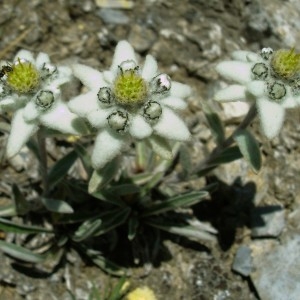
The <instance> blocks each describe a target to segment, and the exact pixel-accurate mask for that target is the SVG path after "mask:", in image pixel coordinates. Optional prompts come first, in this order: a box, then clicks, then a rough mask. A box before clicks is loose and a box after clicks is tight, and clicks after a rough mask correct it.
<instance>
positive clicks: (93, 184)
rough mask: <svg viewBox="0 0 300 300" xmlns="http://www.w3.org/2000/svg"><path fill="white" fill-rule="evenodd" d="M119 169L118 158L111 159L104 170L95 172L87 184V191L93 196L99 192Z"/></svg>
mask: <svg viewBox="0 0 300 300" xmlns="http://www.w3.org/2000/svg"><path fill="white" fill-rule="evenodd" d="M119 169H120V160H119V158H115V159H113V160H112V161H111V162H109V163H108V164H107V165H106V166H105V167H104V168H102V169H100V170H95V171H94V172H93V174H92V177H91V179H90V182H89V188H88V191H89V193H90V194H93V193H95V192H97V191H99V190H100V189H101V188H102V187H103V186H105V185H106V184H108V183H109V182H110V181H111V180H113V178H114V177H115V176H116V174H117V172H118V171H119Z"/></svg>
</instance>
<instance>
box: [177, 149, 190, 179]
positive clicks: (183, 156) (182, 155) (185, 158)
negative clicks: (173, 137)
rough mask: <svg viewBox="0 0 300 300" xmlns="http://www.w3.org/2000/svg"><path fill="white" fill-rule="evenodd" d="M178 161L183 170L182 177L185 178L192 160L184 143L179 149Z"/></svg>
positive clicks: (188, 173)
mask: <svg viewBox="0 0 300 300" xmlns="http://www.w3.org/2000/svg"><path fill="white" fill-rule="evenodd" d="M179 161H180V164H181V166H182V170H183V177H184V178H187V177H188V176H189V175H190V174H191V171H192V160H191V154H190V152H189V149H188V147H187V146H186V145H184V144H183V145H181V147H180V150H179Z"/></svg>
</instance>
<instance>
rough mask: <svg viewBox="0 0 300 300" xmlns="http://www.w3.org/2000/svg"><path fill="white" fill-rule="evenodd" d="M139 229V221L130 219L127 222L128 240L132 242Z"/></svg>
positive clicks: (133, 218)
mask: <svg viewBox="0 0 300 300" xmlns="http://www.w3.org/2000/svg"><path fill="white" fill-rule="evenodd" d="M138 227H139V221H138V219H137V218H136V217H132V218H130V219H129V221H128V239H129V240H130V241H132V240H133V239H134V238H135V236H136V233H137V229H138Z"/></svg>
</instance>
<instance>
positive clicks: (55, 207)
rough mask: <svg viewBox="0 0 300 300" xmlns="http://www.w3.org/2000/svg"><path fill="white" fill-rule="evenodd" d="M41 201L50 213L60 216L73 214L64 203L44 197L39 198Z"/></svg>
mask: <svg viewBox="0 0 300 300" xmlns="http://www.w3.org/2000/svg"><path fill="white" fill-rule="evenodd" d="M41 201H42V203H43V204H44V205H45V207H46V208H47V209H48V210H50V211H52V212H56V213H61V214H71V213H73V212H74V210H73V208H72V207H71V206H70V204H68V203H67V202H65V201H62V200H57V199H51V198H44V197H43V198H41Z"/></svg>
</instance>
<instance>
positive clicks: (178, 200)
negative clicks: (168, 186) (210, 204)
mask: <svg viewBox="0 0 300 300" xmlns="http://www.w3.org/2000/svg"><path fill="white" fill-rule="evenodd" d="M207 195H208V193H207V192H205V191H202V192H190V193H187V194H184V195H179V196H176V197H172V198H170V199H168V200H164V201H156V202H153V204H152V205H151V206H150V207H149V208H147V210H146V211H145V212H144V213H143V214H142V217H148V216H151V215H158V214H161V213H165V212H167V211H170V210H174V209H176V208H178V207H187V206H191V205H194V204H196V203H198V202H200V201H201V199H202V198H204V197H206V196H207Z"/></svg>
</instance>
